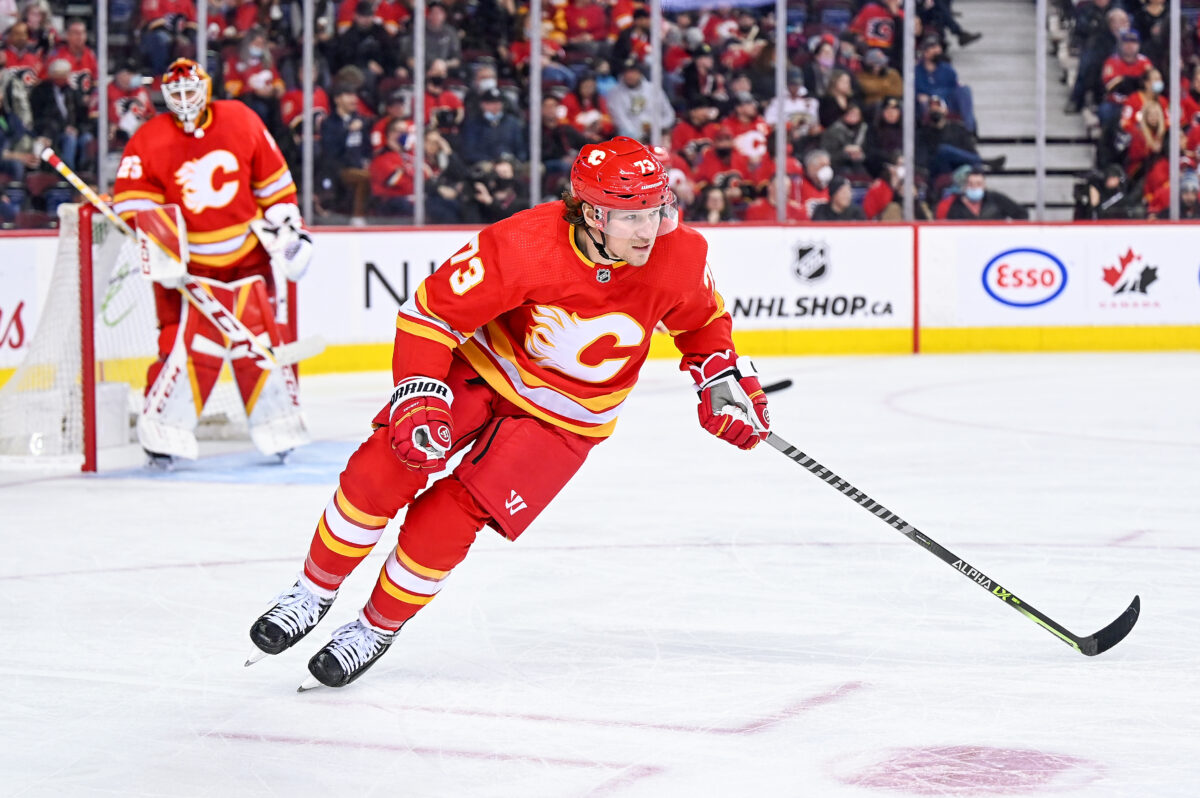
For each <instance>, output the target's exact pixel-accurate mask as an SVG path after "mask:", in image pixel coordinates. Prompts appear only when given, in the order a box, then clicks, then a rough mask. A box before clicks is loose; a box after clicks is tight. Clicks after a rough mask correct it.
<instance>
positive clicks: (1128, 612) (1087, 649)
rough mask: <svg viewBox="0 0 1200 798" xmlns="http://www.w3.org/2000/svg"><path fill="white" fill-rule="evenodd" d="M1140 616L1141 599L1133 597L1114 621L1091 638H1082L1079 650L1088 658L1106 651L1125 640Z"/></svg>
mask: <svg viewBox="0 0 1200 798" xmlns="http://www.w3.org/2000/svg"><path fill="white" fill-rule="evenodd" d="M1141 614H1142V597H1141V596H1134V597H1133V601H1131V602H1130V603H1129V606H1128V607H1127V608H1126V609H1125V612H1123V613H1121V614H1120V616H1118V617H1117V619H1116V620H1115V621H1113V622H1112V623H1110V624H1109V625H1108V626H1106V627H1104V628H1103V629H1101V630H1100V631H1099V632H1096V634H1094V635H1092V636H1091V637H1085V638H1083V640H1081V641H1080V646H1079V650H1080V651H1082V652H1083V653H1084V654H1087V655H1088V656H1089V657H1094V656H1096V655H1097V654H1101V653H1103V652H1105V651H1108V650H1109V649H1110V648H1112V647H1113V646H1115V645H1116V644H1117V643H1120V642H1121V641H1122V640H1124V639H1125V636H1126V635H1128V634H1129V633H1130V631H1132V630H1133V625H1134V624H1135V623H1137V620H1138V616H1140V615H1141Z"/></svg>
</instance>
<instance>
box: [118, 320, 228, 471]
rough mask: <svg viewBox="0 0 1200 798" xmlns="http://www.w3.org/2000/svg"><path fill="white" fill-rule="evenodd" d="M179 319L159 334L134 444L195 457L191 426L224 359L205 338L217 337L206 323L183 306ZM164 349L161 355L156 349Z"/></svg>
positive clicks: (195, 447) (153, 449)
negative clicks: (208, 349)
mask: <svg viewBox="0 0 1200 798" xmlns="http://www.w3.org/2000/svg"><path fill="white" fill-rule="evenodd" d="M179 313H180V315H179V321H178V322H177V323H174V324H165V325H164V326H163V328H162V331H161V332H160V333H159V349H160V353H159V358H158V360H157V361H156V362H154V363H152V364H150V368H149V369H148V370H147V374H146V380H147V385H146V397H145V400H144V402H143V404H142V412H141V414H140V415H139V416H138V422H137V435H138V442H139V443H140V444H141V445H142V448H143V449H146V450H147V451H151V452H156V453H158V454H169V455H173V456H175V457H184V458H187V459H189V460H194V459H196V454H197V446H196V422H197V421H198V419H199V417H200V412H201V411H202V410H203V409H204V403H205V402H206V401H207V399H208V396H209V394H210V393H212V389H213V386H214V385H215V384H216V381H217V377H218V376H220V373H221V366H222V364H223V363H224V359H223V357H221V356H219V355H215V354H213V353H212V352H211V351H208V352H206V351H203V350H204V349H205V346H203V345H201V346H200V347H199V349H200V351H197V345H198V344H207V345H208V346H209V347H211V346H212V340H211V338H209V337H207V336H206V335H205V333H207V334H208V335H216V330H214V329H213V328H212V325H210V324H209V323H208V322H207V320H205V319H204V318H203V317H201V316H199V315H198V314H197V313H196V312H195V311H193V310H192V309H191V308H189V307H187V306H183V307H181V308H180V311H179ZM164 349H165V350H166V351H161V350H164Z"/></svg>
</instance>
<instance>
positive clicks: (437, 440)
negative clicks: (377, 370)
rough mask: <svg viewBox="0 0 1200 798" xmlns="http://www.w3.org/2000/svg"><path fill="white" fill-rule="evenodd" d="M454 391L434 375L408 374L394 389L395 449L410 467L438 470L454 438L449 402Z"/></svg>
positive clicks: (392, 419) (444, 460)
mask: <svg viewBox="0 0 1200 798" xmlns="http://www.w3.org/2000/svg"><path fill="white" fill-rule="evenodd" d="M453 401H454V394H453V393H451V391H450V387H449V386H448V385H446V383H444V382H442V381H440V380H435V379H433V378H432V377H409V378H408V379H404V380H401V381H400V382H399V383H397V384H396V389H395V390H394V391H392V410H391V415H390V416H389V421H388V424H389V427H390V429H391V432H392V451H394V452H395V453H396V457H398V458H400V461H401V462H402V463H404V464H405V465H406V466H408V467H409V468H419V469H426V470H430V471H439V470H441V469H442V468H445V467H446V455H447V454H448V453H449V452H450V444H451V442H452V441H453V440H454V427H453V422H452V420H451V418H450V403H451V402H453Z"/></svg>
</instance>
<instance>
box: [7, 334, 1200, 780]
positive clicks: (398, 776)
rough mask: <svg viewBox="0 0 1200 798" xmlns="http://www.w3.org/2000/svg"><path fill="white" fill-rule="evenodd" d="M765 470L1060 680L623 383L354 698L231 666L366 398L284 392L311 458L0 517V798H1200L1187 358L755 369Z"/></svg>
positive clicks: (342, 607)
mask: <svg viewBox="0 0 1200 798" xmlns="http://www.w3.org/2000/svg"><path fill="white" fill-rule="evenodd" d="M759 367H760V369H761V370H762V371H763V372H764V379H765V381H767V382H770V381H772V380H777V379H782V378H784V377H790V378H792V379H794V380H795V386H794V387H793V388H791V389H789V390H787V391H784V392H781V393H777V394H774V395H772V397H771V411H772V415H773V418H774V424H775V428H776V429H777V430H778V431H779V432H780V433H781V434H782V435H783V436H784V437H785V438H787V439H788V440H790V441H791V442H793V443H795V444H796V445H798V446H800V447H801V448H803V449H805V451H807V452H808V453H809V454H811V455H812V456H814V457H816V458H817V459H818V460H820V461H821V462H823V463H824V464H826V465H828V466H829V467H830V468H832V469H834V470H835V471H837V472H838V473H839V474H841V475H842V476H843V477H845V478H846V479H848V480H849V481H851V482H852V483H854V484H855V485H856V486H857V487H859V488H861V489H863V490H865V491H866V492H867V493H869V494H870V495H871V496H872V497H873V498H875V499H876V500H878V501H880V502H882V503H883V504H885V505H886V506H887V507H889V508H890V509H892V510H893V511H895V512H897V513H899V514H900V515H901V516H903V517H904V518H905V519H906V520H907V521H909V522H911V523H912V524H914V525H916V526H917V527H918V528H919V529H921V530H922V531H923V532H925V533H926V534H928V535H929V536H931V537H932V538H934V539H935V540H936V541H938V542H939V543H941V544H942V545H943V546H945V547H947V548H949V549H950V550H951V551H953V552H955V553H956V554H959V555H961V556H962V557H964V558H965V559H967V560H969V561H970V562H971V563H972V564H974V565H976V566H978V567H979V568H980V569H982V570H983V571H985V572H986V573H987V574H988V575H990V576H992V577H993V578H995V579H997V580H998V581H999V582H1001V583H1002V584H1003V585H1004V586H1005V587H1006V588H1008V589H1009V590H1011V591H1013V592H1014V593H1016V594H1017V595H1018V596H1020V597H1021V598H1022V599H1025V600H1026V601H1029V602H1031V603H1032V604H1033V605H1034V606H1036V607H1037V608H1038V609H1039V610H1041V611H1042V612H1044V613H1046V614H1048V615H1049V616H1050V617H1052V618H1054V619H1055V620H1057V621H1058V622H1059V623H1061V624H1063V625H1065V626H1066V627H1068V628H1069V629H1071V630H1072V631H1074V632H1075V633H1077V634H1090V633H1092V632H1094V631H1096V630H1097V629H1099V628H1100V627H1102V626H1104V625H1105V624H1107V623H1108V622H1109V621H1111V620H1112V619H1114V618H1115V617H1116V616H1117V615H1118V614H1119V613H1120V612H1121V611H1122V610H1123V609H1124V608H1125V606H1126V605H1127V604H1128V602H1129V601H1130V599H1131V598H1132V597H1133V595H1134V594H1135V593H1140V594H1141V597H1142V602H1143V613H1144V615H1143V618H1142V619H1141V621H1140V622H1139V623H1138V625H1137V627H1136V628H1135V629H1134V630H1133V632H1132V634H1130V636H1129V637H1128V638H1127V639H1126V640H1125V641H1124V642H1122V643H1121V644H1120V645H1118V646H1117V647H1116V648H1114V649H1113V650H1111V651H1109V652H1107V653H1105V654H1102V655H1100V656H1099V657H1095V658H1088V657H1083V656H1081V655H1079V654H1078V653H1076V652H1074V651H1072V650H1071V649H1070V648H1069V647H1067V646H1066V645H1064V644H1063V643H1062V642H1060V641H1059V640H1057V639H1056V638H1054V637H1053V636H1052V635H1050V634H1048V633H1047V632H1046V631H1044V630H1042V629H1040V628H1038V627H1037V626H1036V625H1035V624H1033V623H1031V622H1029V620H1027V619H1026V618H1023V617H1022V616H1021V615H1019V614H1018V613H1016V612H1013V611H1012V610H1011V609H1009V608H1008V607H1006V606H1004V605H1003V604H1002V603H1001V602H1000V601H998V600H996V599H995V598H993V597H990V596H988V595H987V594H986V593H985V592H984V591H982V590H980V589H979V588H978V587H977V586H975V585H973V584H972V583H971V582H970V581H969V580H968V579H966V578H964V577H963V576H962V575H960V574H957V573H955V572H954V571H953V570H951V569H950V568H948V567H947V566H946V565H945V564H943V563H941V562H939V561H938V560H937V559H936V558H935V557H931V556H930V555H929V554H928V553H926V552H922V551H921V550H920V547H919V546H917V545H915V544H913V543H912V542H911V541H909V540H907V539H905V538H904V537H903V536H901V535H899V534H898V533H896V532H895V531H894V530H892V529H891V528H889V527H888V526H887V525H886V524H884V523H882V522H881V521H879V520H878V519H876V518H873V517H872V516H871V515H869V514H868V513H866V512H864V511H863V510H862V509H861V508H859V507H857V506H855V505H854V504H853V503H852V502H851V501H849V500H847V499H846V497H844V496H841V495H839V494H838V493H836V492H835V491H833V490H831V489H830V488H829V487H828V486H826V485H823V484H821V482H819V481H818V480H817V479H815V478H814V477H813V476H812V475H810V474H808V473H807V472H806V471H805V470H804V469H803V468H801V467H799V466H798V465H796V464H795V463H792V462H790V461H788V460H787V459H786V458H784V457H782V456H780V455H779V453H777V452H776V451H774V450H773V449H770V448H769V447H766V446H763V447H760V448H759V449H758V450H756V451H753V452H749V453H744V452H740V451H736V450H734V449H733V448H732V447H728V446H726V445H725V444H723V443H721V442H719V441H716V440H715V439H711V438H710V437H709V436H707V435H706V434H705V433H704V432H703V431H701V430H700V428H699V427H698V426H697V424H696V419H695V411H694V409H693V408H694V399H693V397H692V395H691V393H690V390H689V384H688V380H687V378H686V377H685V376H684V375H681V374H679V373H678V372H677V371H675V370H674V367H673V365H672V364H669V363H665V362H654V363H651V364H650V365H649V366H648V367H647V370H646V376H645V379H644V382H643V385H642V386H641V387H640V388H639V389H638V390H637V391H636V392H635V393H634V395H633V396H632V398H631V399H630V401H629V403H628V408H627V410H626V412H625V414H624V415H623V417H622V420H621V423H620V425H619V428H618V430H617V434H616V436H615V437H614V438H613V439H612V440H610V441H609V442H607V443H606V444H604V445H603V446H601V447H599V448H598V449H597V450H596V451H595V453H594V454H593V456H592V458H591V460H589V462H588V463H587V464H586V465H585V466H584V468H583V470H582V471H581V472H580V473H579V475H578V476H577V477H576V479H575V480H574V481H573V482H572V483H571V485H569V486H568V488H567V489H566V490H565V491H564V492H563V494H562V495H561V496H560V497H559V499H558V500H557V502H556V503H555V504H554V505H553V506H552V507H551V508H550V509H549V510H548V511H547V512H546V513H545V514H544V515H543V516H542V517H541V518H540V519H539V520H538V521H537V523H536V524H534V526H533V527H532V528H531V529H530V530H529V531H528V532H527V533H526V534H525V535H524V536H523V537H522V538H521V539H520V540H519V541H518V542H516V543H508V542H506V541H504V540H502V539H501V538H500V537H499V536H497V535H495V534H494V533H491V532H483V533H481V534H480V538H479V540H478V542H477V543H476V544H475V547H474V551H473V552H472V554H471V556H469V557H468V558H467V560H466V562H465V563H464V564H463V565H462V566H460V567H459V568H458V569H457V571H456V572H455V573H454V574H453V576H452V577H451V578H450V581H449V582H448V583H447V586H446V589H445V590H444V591H443V592H442V594H441V595H440V596H439V597H438V599H437V600H436V601H435V602H433V603H432V604H430V605H429V607H428V608H426V610H425V611H423V612H422V613H421V615H420V616H418V617H417V618H416V619H415V620H414V621H413V622H412V623H411V624H409V625H408V626H407V627H406V628H405V629H404V631H403V632H402V633H401V636H400V638H399V639H398V641H397V643H396V645H394V646H393V648H392V650H391V651H390V652H389V653H388V654H387V655H386V656H385V657H384V658H383V659H382V660H380V662H379V663H378V664H377V665H376V666H375V668H374V669H373V670H372V671H371V672H370V673H368V674H367V675H366V676H365V677H364V678H363V679H362V680H360V681H359V682H357V683H355V684H354V685H352V686H350V687H348V688H345V689H342V690H337V691H335V690H327V689H323V690H316V691H313V692H310V693H306V694H303V695H299V694H297V693H296V692H295V688H296V686H297V685H298V684H299V683H300V681H301V680H302V679H303V678H304V676H305V674H306V671H305V668H304V664H305V662H306V660H307V657H308V656H310V655H311V654H312V652H313V651H314V650H316V648H318V647H319V646H320V645H321V644H322V643H323V642H324V641H325V640H326V639H327V638H328V634H329V633H330V632H331V631H332V630H333V629H334V628H336V627H337V626H338V625H340V624H342V623H344V622H345V621H347V620H349V619H350V618H351V617H353V615H354V613H355V612H356V611H357V610H358V608H359V607H360V606H361V604H362V602H363V601H364V600H365V599H366V597H367V595H368V593H369V591H370V588H371V585H372V584H373V581H374V579H375V576H376V573H377V572H378V570H379V567H380V566H381V564H382V559H383V557H384V555H385V554H386V552H387V550H388V548H389V545H388V541H393V542H394V539H395V532H394V530H390V531H389V532H388V533H386V534H385V537H384V541H383V544H384V545H381V546H380V547H379V548H378V550H377V551H376V552H375V553H373V554H372V556H371V557H370V559H369V561H368V562H367V563H366V564H364V566H363V567H361V568H360V569H359V570H358V571H357V572H356V573H355V574H354V575H353V576H351V578H350V579H349V580H348V581H347V583H346V585H345V587H344V588H343V591H342V594H341V596H340V597H339V600H338V602H337V603H336V604H335V605H334V607H333V609H332V610H331V612H330V615H329V616H328V617H327V618H326V620H325V621H324V622H323V623H322V625H321V627H320V628H319V629H318V630H317V631H316V632H314V634H313V635H312V636H311V637H310V639H308V640H306V641H304V642H303V643H302V644H300V645H299V646H298V647H297V649H295V650H293V651H291V652H288V653H286V654H284V655H281V656H279V657H274V658H268V659H266V660H264V661H262V662H260V663H258V664H257V665H255V666H253V667H251V668H244V667H243V666H242V663H243V661H244V659H245V657H246V655H247V653H248V651H249V647H250V643H249V640H248V637H247V631H248V629H249V626H250V623H251V621H252V620H253V619H254V618H255V617H256V616H257V615H258V614H259V612H261V611H262V609H263V608H264V607H265V606H266V604H267V602H268V601H269V599H270V598H271V597H272V596H273V595H274V594H275V593H276V592H278V591H279V590H280V589H282V588H284V587H286V586H288V585H290V583H291V582H292V580H293V578H294V576H295V573H296V571H297V570H298V568H299V566H300V563H301V561H302V558H303V556H304V552H305V550H306V547H307V545H308V540H309V537H310V535H311V533H312V529H313V526H314V524H315V522H316V519H317V517H318V515H319V513H320V512H321V510H322V508H323V507H324V505H325V502H326V501H327V500H328V498H329V495H330V493H331V492H332V490H333V488H334V486H335V484H336V479H337V473H338V471H339V470H340V468H341V466H342V464H343V463H344V461H345V458H346V456H347V455H348V454H349V452H350V451H352V450H353V447H354V446H355V445H356V443H357V441H358V439H359V438H360V437H361V436H362V435H363V434H364V433H365V431H366V429H367V424H368V422H369V420H370V417H371V416H372V415H373V413H374V412H375V411H376V410H377V409H378V407H379V406H381V405H382V402H383V398H384V397H385V396H386V392H387V389H388V387H389V385H388V383H389V380H388V376H387V375H386V374H372V375H357V376H349V377H347V376H341V377H314V378H310V379H307V380H306V381H305V383H304V394H305V402H306V407H307V410H308V413H309V415H310V418H311V421H312V427H313V429H314V432H315V437H316V438H317V443H315V444H313V445H312V446H310V447H308V448H306V449H303V450H301V451H298V452H297V453H296V454H295V457H294V460H293V462H292V463H291V464H289V465H286V466H277V465H272V464H269V463H268V458H263V457H260V456H258V455H256V454H253V453H251V452H250V451H248V445H245V444H233V445H230V444H220V445H218V444H209V445H207V446H206V445H205V444H204V443H202V445H201V446H202V453H207V454H208V455H209V456H208V457H207V458H205V459H204V460H201V461H200V462H198V463H197V464H195V465H191V466H185V467H182V468H180V469H179V470H177V471H176V472H174V473H171V474H166V475H153V474H148V473H146V472H145V471H143V470H141V469H140V468H137V467H135V466H134V464H135V463H136V461H137V453H136V451H133V450H132V447H131V449H130V450H129V451H121V452H115V453H114V452H105V453H104V457H103V459H102V468H103V469H104V470H103V472H102V473H101V474H100V475H98V476H95V477H81V476H78V475H67V476H63V477H61V478H46V477H44V476H42V475H33V474H31V475H26V476H22V475H17V476H12V475H8V476H5V477H3V482H2V484H0V518H2V519H3V520H2V522H0V524H2V527H0V528H2V529H3V538H2V539H3V542H4V554H5V556H4V557H3V559H2V560H0V587H2V589H3V595H4V602H3V603H2V604H0V629H2V630H3V632H4V634H3V638H2V639H3V641H4V645H5V648H6V650H5V653H4V655H3V657H0V707H2V708H3V709H2V710H0V742H2V744H0V794H2V795H13V796H56V797H57V796H220V798H230V797H231V796H274V795H278V796H289V798H295V797H296V796H319V797H320V798H333V796H347V795H354V796H388V797H389V798H392V796H456V797H457V796H503V797H504V798H508V797H509V796H521V797H522V798H526V797H529V796H555V797H557V796H631V797H633V796H639V797H640V796H653V797H655V798H661V797H662V796H689V797H690V796H819V797H820V798H825V797H826V796H830V797H833V798H838V797H840V796H889V795H969V796H981V795H1012V796H1041V795H1064V794H1074V795H1080V796H1088V798H1110V797H1111V798H1126V797H1127V796H1148V797H1150V798H1164V797H1168V798H1169V797H1171V796H1187V797H1188V798H1191V797H1192V796H1196V795H1198V794H1200V721H1198V720H1197V718H1198V716H1200V679H1197V672H1198V666H1200V643H1198V642H1197V631H1198V630H1197V622H1196V615H1197V609H1198V608H1200V587H1198V584H1200V583H1198V582H1197V580H1196V574H1197V573H1198V572H1200V540H1197V537H1196V534H1195V529H1194V527H1195V525H1196V519H1197V517H1198V516H1200V512H1198V510H1200V420H1198V419H1200V413H1197V397H1198V396H1200V355H1198V354H1196V353H1178V354H1161V353H1154V354H1130V355H1111V354H1096V355H1092V354H1078V355H1037V356H1027V355H1020V356H1017V355H992V356H941V357H933V356H921V357H888V358H873V357H856V358H808V359H773V360H763V361H760V363H759Z"/></svg>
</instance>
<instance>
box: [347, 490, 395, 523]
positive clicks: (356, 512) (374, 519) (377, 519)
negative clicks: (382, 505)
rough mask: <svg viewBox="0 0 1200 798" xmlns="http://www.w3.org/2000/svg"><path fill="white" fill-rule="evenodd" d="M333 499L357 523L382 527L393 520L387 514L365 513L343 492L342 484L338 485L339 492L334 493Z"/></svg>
mask: <svg viewBox="0 0 1200 798" xmlns="http://www.w3.org/2000/svg"><path fill="white" fill-rule="evenodd" d="M333 499H334V501H335V502H337V506H338V509H339V510H341V511H342V515H344V516H346V517H347V518H349V519H350V520H351V521H353V522H355V523H356V524H360V525H362V526H366V527H372V528H374V529H378V528H380V527H384V526H387V522H388V521H390V520H391V519H390V518H387V517H386V516H382V515H371V514H370V513H364V512H363V511H362V510H360V509H358V508H357V507H355V506H354V505H353V504H351V503H350V500H349V499H347V498H346V494H344V493H342V488H341V486H338V489H337V493H335V494H333Z"/></svg>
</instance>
